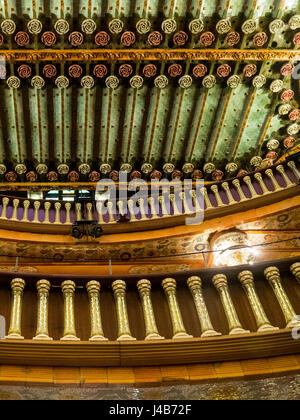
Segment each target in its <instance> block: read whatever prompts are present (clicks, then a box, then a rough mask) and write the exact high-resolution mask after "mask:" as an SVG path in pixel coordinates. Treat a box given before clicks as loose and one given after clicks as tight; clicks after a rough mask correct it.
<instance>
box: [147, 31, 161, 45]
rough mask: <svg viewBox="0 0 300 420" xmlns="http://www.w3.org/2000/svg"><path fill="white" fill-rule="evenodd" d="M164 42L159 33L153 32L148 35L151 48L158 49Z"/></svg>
mask: <svg viewBox="0 0 300 420" xmlns="http://www.w3.org/2000/svg"><path fill="white" fill-rule="evenodd" d="M162 40H163V36H162V34H161V33H160V32H158V31H153V32H151V33H150V34H149V35H148V44H149V45H151V47H158V46H159V45H160V44H161V43H162Z"/></svg>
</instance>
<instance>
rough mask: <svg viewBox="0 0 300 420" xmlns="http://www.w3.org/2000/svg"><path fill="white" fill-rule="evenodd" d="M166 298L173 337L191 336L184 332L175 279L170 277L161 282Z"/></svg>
mask: <svg viewBox="0 0 300 420" xmlns="http://www.w3.org/2000/svg"><path fill="white" fill-rule="evenodd" d="M161 285H162V287H163V288H164V291H165V294H166V297H167V299H168V305H169V311H170V315H171V321H172V326H173V337H172V338H173V339H181V338H192V337H193V336H192V335H189V334H187V333H186V330H185V327H184V325H183V321H182V316H181V312H180V308H179V305H178V302H177V297H176V280H175V279H172V278H167V279H164V280H163V281H162V283H161Z"/></svg>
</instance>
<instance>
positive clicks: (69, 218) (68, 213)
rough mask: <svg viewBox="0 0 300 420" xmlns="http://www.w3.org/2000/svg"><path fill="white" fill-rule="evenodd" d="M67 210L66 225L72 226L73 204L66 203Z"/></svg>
mask: <svg viewBox="0 0 300 420" xmlns="http://www.w3.org/2000/svg"><path fill="white" fill-rule="evenodd" d="M65 209H66V224H67V225H70V224H71V214H70V211H71V203H65Z"/></svg>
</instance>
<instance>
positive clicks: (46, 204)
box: [44, 201, 51, 210]
mask: <svg viewBox="0 0 300 420" xmlns="http://www.w3.org/2000/svg"><path fill="white" fill-rule="evenodd" d="M44 207H45V210H49V209H50V207H51V203H49V201H46V203H45V204H44Z"/></svg>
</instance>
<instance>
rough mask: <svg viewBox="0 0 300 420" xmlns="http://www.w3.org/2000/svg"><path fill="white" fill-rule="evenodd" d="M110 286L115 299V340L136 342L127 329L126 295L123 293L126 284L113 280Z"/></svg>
mask: <svg viewBox="0 0 300 420" xmlns="http://www.w3.org/2000/svg"><path fill="white" fill-rule="evenodd" d="M111 286H112V289H113V291H114V298H115V302H116V309H117V318H118V338H117V340H119V341H121V340H136V338H134V337H132V335H131V331H130V327H129V320H128V313H127V305H126V293H125V292H126V283H125V281H123V280H115V281H114V282H113V283H112V285H111Z"/></svg>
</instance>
